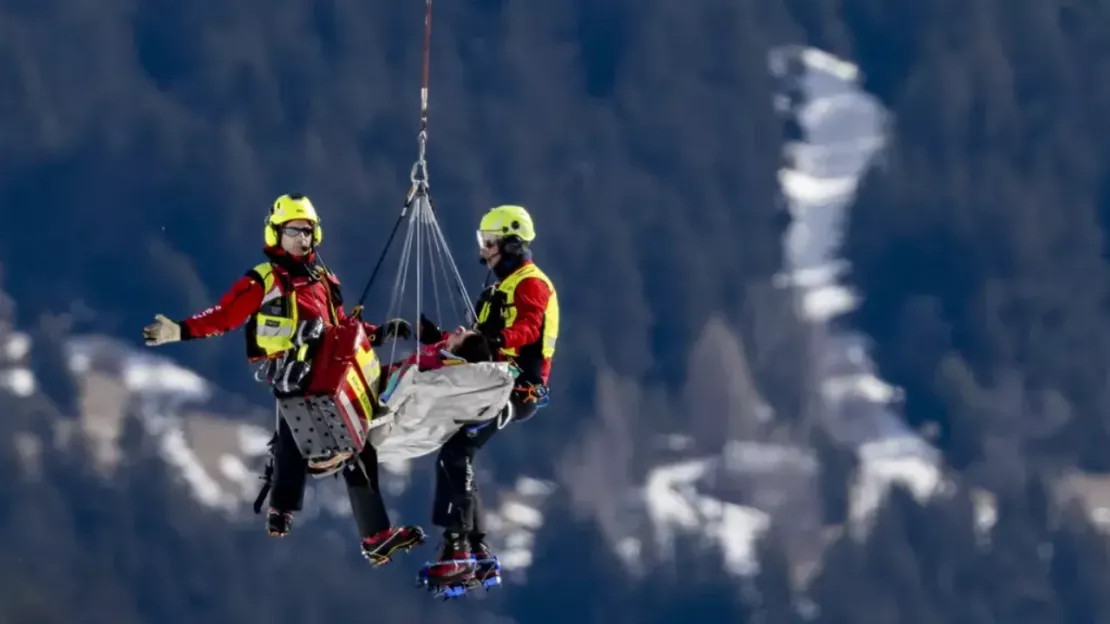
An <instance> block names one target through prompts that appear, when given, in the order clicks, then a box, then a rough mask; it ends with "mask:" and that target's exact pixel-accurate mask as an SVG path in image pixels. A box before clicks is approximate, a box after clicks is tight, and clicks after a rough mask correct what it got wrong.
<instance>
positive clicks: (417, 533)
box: [362, 526, 424, 567]
mask: <svg viewBox="0 0 1110 624" xmlns="http://www.w3.org/2000/svg"><path fill="white" fill-rule="evenodd" d="M423 541H424V529H421V528H420V527H418V526H402V527H390V528H388V529H386V530H384V531H379V532H378V533H377V534H375V535H373V536H371V537H368V538H366V539H364V540H362V556H363V557H366V560H367V561H369V562H370V565H372V566H374V567H377V566H380V565H382V564H386V563H389V559H390V557H392V556H393V553H395V552H397V551H398V550H412V548H413V547H414V546H417V545H418V544H420V543H422V542H423Z"/></svg>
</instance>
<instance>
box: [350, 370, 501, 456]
mask: <svg viewBox="0 0 1110 624" xmlns="http://www.w3.org/2000/svg"><path fill="white" fill-rule="evenodd" d="M451 362H452V363H449V364H448V365H446V366H444V367H443V368H439V369H436V370H428V371H421V370H417V369H416V367H415V366H413V365H409V366H406V367H403V368H401V369H399V370H397V371H394V373H393V374H392V375H391V376H390V380H389V385H388V386H387V387H386V389H385V391H384V392H383V393H382V396H381V402H382V404H383V405H384V406H386V407H387V408H388V409H389V412H388V413H387V414H383V415H382V416H380V417H379V418H380V419H381V421H382V424H381V425H378V426H376V427H373V428H372V429H371V430H370V441H371V443H372V444H373V445H374V447H375V448H377V450H378V461H384V462H395V461H401V460H405V459H412V458H414V457H420V456H421V455H427V454H429V453H432V452H435V451H437V450H439V447H441V446H443V443H444V442H446V441H447V439H448V438H450V437H451V436H452V435H454V434H455V433H456V432H457V431H459V430H460V429H462V428H463V427H464V426H466V425H471V424H476V423H483V422H488V421H491V420H496V419H497V417H498V415H499V414H500V412H501V410H502V409H503V408H504V407H505V406H506V405H507V404H508V403H509V397H510V395H511V394H512V391H513V386H514V383H515V380H516V374H517V371H516V369H514V368H513V367H512V365H510V364H509V363H507V362H479V363H476V364H468V363H465V362H461V361H460V360H452V361H451ZM374 420H375V421H378V418H375V419H374ZM489 426H491V427H494V426H497V424H496V423H491V424H490V425H489Z"/></svg>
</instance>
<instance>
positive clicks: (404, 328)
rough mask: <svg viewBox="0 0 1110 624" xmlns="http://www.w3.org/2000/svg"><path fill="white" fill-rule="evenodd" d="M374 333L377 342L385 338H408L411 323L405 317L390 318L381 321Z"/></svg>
mask: <svg viewBox="0 0 1110 624" xmlns="http://www.w3.org/2000/svg"><path fill="white" fill-rule="evenodd" d="M374 333H375V334H377V335H378V342H381V341H382V340H385V339H386V338H400V339H401V340H408V339H409V338H411V337H412V324H411V323H409V322H408V321H406V320H405V319H399V318H397V319H390V320H388V321H386V322H385V323H382V325H381V326H380V327H378V329H377V330H376V331H375V332H374Z"/></svg>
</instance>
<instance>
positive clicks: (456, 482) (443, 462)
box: [432, 392, 536, 537]
mask: <svg viewBox="0 0 1110 624" xmlns="http://www.w3.org/2000/svg"><path fill="white" fill-rule="evenodd" d="M524 399H525V397H524V396H523V395H521V394H520V393H517V392H514V393H513V396H512V399H511V400H510V404H511V405H512V410H513V415H514V416H513V420H514V421H516V420H525V419H527V418H529V417H531V415H532V414H533V413H534V412H535V411H536V404H535V402H533V401H525V400H524ZM498 431H499V429H498V423H497V420H493V421H490V422H487V423H484V424H482V425H478V426H469V427H463V428H462V430H460V431H459V432H458V433H456V434H455V435H453V436H451V437H450V438H448V440H447V442H445V443H444V444H443V446H442V447H441V448H440V449H439V455H438V456H437V457H436V491H435V499H434V501H433V502H432V524H435V525H436V526H440V527H443V528H444V529H445V530H446V531H449V532H452V533H458V534H461V535H474V536H479V537H480V536H482V535H484V533H485V531H483V530H482V500H481V496H480V494H479V492H478V483H477V482H476V481H475V479H474V455H475V454H476V453H477V452H478V449H480V448H482V447H483V446H485V444H486V442H488V441H489V439H490V438H492V437H493V435H494V434H495V433H497V432H498Z"/></svg>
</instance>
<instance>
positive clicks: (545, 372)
mask: <svg viewBox="0 0 1110 624" xmlns="http://www.w3.org/2000/svg"><path fill="white" fill-rule="evenodd" d="M529 264H532V262H531V260H528V261H525V262H524V263H523V264H521V267H524V266H527V265H529ZM516 270H517V271H519V270H520V267H518V268H517V269H516ZM550 299H551V289H550V288H548V286H547V283H546V282H544V281H543V280H542V279H540V278H538V277H526V278H524V279H523V280H521V281H520V283H519V284H517V285H516V291H515V293H514V294H513V304H514V305H515V306H516V320H515V321H514V322H513V326H512V327H509V328H506V329H502V330H501V338H502V340H504V344H503V345H502V346H504V347H505V348H508V349H514V348H516V349H519V348H520V347H524V346H527V345H530V344H532V343H534V342H536V341H538V340H540V338H541V336H540V334H541V333H542V332H543V313H544V311H545V310H546V309H547V302H548V300H550ZM540 376H541V377H542V378H543V383H544V384H545V385H546V384H547V380H548V377H550V376H551V359H550V358H543V363H542V364H541V367H540Z"/></svg>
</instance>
